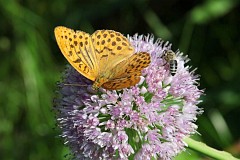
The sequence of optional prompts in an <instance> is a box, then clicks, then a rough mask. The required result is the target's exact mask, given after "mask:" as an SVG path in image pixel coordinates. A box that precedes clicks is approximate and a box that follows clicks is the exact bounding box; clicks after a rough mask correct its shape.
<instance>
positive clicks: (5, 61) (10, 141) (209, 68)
mask: <svg viewBox="0 0 240 160" xmlns="http://www.w3.org/2000/svg"><path fill="white" fill-rule="evenodd" d="M58 25H64V26H67V27H70V28H73V29H79V30H83V31H86V32H89V33H92V32H93V31H94V30H97V29H113V30H116V31H119V32H121V33H123V34H130V35H133V34H134V33H139V34H148V33H153V34H154V35H155V37H156V38H157V37H161V38H162V39H163V40H165V41H170V42H171V43H172V44H173V50H176V49H178V48H179V49H180V50H181V51H183V52H184V53H185V54H188V55H189V58H190V59H191V61H190V62H189V65H192V66H193V68H196V67H197V68H198V70H197V71H196V73H197V74H200V75H201V81H200V82H201V85H200V88H201V89H205V95H204V96H203V97H202V100H203V102H202V103H201V104H200V105H199V106H200V107H202V108H204V110H205V112H204V113H203V115H202V116H200V117H199V119H198V121H197V124H198V125H199V129H198V132H199V133H200V134H201V136H198V135H196V136H195V137H196V139H199V140H201V141H203V142H205V143H207V144H208V145H210V146H212V147H214V148H217V149H221V150H227V151H229V152H231V153H232V154H234V155H235V156H238V157H240V84H239V82H240V3H239V1H238V0H205V1H203V0H200V1H191V0H186V1H180V0H162V1H157V0H152V1H150V0H132V1H129V0H115V1H114V0H98V1H93V0H88V1H83V0H82V1H81V0H79V1H77V0H52V1H48V0H42V1H38V0H0V55H1V57H0V160H45V159H51V160H61V159H65V158H64V155H65V154H66V153H68V150H67V148H66V147H64V146H63V144H62V140H61V139H60V138H59V137H58V134H59V131H58V129H56V126H55V118H54V112H53V111H52V99H53V97H54V90H55V87H56V82H57V81H59V80H60V77H61V72H62V71H63V70H64V68H65V64H67V61H66V60H65V58H64V57H63V56H62V54H61V53H60V51H59V48H58V46H57V43H56V41H55V38H54V34H53V30H54V27H56V26H58ZM190 154H191V156H189V155H190ZM185 156H187V158H186V157H185ZM176 159H210V158H207V157H205V156H204V155H201V154H198V153H196V152H193V151H191V150H188V151H187V152H185V153H184V154H182V155H179V157H178V158H176Z"/></svg>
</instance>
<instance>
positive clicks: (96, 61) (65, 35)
mask: <svg viewBox="0 0 240 160" xmlns="http://www.w3.org/2000/svg"><path fill="white" fill-rule="evenodd" d="M54 33H55V37H56V41H57V44H58V46H59V48H60V50H61V52H62V54H63V55H64V56H65V58H66V59H67V60H68V62H69V63H70V64H71V65H72V66H73V67H74V68H75V69H76V70H77V71H78V72H79V73H80V74H82V75H83V76H85V77H86V78H88V79H90V80H92V81H93V85H92V89H94V90H97V89H99V88H100V87H102V88H105V89H107V90H119V89H123V88H128V87H131V86H134V85H136V84H137V83H138V82H139V81H140V76H141V71H142V70H143V69H144V68H146V67H148V66H149V64H150V62H151V58H150V55H149V53H147V52H139V53H134V48H133V46H132V45H131V44H130V42H129V40H128V39H127V38H126V37H124V36H123V35H122V34H121V33H119V32H116V31H113V30H97V31H95V32H94V33H93V34H92V35H90V34H88V33H85V32H83V31H78V30H77V31H74V30H72V29H70V28H67V27H63V26H58V27H56V28H55V29H54Z"/></svg>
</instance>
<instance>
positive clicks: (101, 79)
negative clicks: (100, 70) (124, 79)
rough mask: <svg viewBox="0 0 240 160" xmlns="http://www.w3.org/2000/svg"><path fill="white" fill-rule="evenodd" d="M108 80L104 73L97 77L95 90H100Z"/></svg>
mask: <svg viewBox="0 0 240 160" xmlns="http://www.w3.org/2000/svg"><path fill="white" fill-rule="evenodd" d="M107 81H108V79H107V78H106V77H105V75H104V74H103V75H101V76H99V77H97V78H96V80H95V81H94V83H93V85H92V89H93V90H98V89H99V88H100V87H101V86H102V85H103V84H104V83H105V82H107Z"/></svg>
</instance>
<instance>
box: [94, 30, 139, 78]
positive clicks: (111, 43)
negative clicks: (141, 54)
mask: <svg viewBox="0 0 240 160" xmlns="http://www.w3.org/2000/svg"><path fill="white" fill-rule="evenodd" d="M91 38H92V42H93V46H94V48H95V53H96V57H97V62H98V66H99V74H103V73H104V72H105V71H106V70H111V69H112V68H113V67H114V66H115V65H116V64H118V63H119V62H121V61H123V60H124V59H126V58H128V57H130V56H131V55H132V54H133V53H134V48H133V47H132V46H131V44H130V42H129V41H128V39H127V38H126V37H124V36H123V35H122V34H121V33H119V32H115V31H113V30H97V31H96V32H94V33H93V34H92V36H91Z"/></svg>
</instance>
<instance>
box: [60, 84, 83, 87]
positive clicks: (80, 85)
mask: <svg viewBox="0 0 240 160" xmlns="http://www.w3.org/2000/svg"><path fill="white" fill-rule="evenodd" d="M63 85H65V86H77V87H87V86H88V85H86V84H73V83H70V84H67V83H64V84H63Z"/></svg>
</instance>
